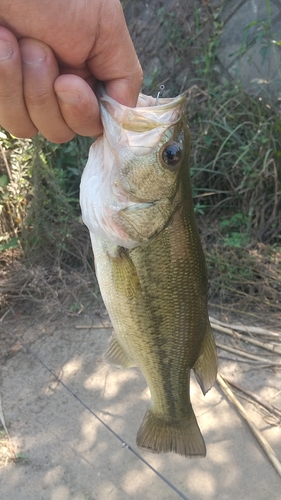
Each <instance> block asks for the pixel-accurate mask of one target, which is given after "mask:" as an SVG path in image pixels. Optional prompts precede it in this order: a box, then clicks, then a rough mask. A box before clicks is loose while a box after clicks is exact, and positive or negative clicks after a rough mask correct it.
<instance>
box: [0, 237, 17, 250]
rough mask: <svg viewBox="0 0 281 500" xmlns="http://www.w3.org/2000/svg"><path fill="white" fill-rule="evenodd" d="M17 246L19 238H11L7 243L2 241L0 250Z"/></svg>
mask: <svg viewBox="0 0 281 500" xmlns="http://www.w3.org/2000/svg"><path fill="white" fill-rule="evenodd" d="M18 246H19V239H18V238H11V239H10V241H8V242H7V243H2V244H1V245H0V252H4V251H5V250H8V249H9V248H18Z"/></svg>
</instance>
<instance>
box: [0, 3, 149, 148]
mask: <svg viewBox="0 0 281 500" xmlns="http://www.w3.org/2000/svg"><path fill="white" fill-rule="evenodd" d="M0 25H1V26H0V125H1V126H2V127H4V128H5V129H6V130H8V131H9V132H10V133H11V134H13V135H15V136H17V137H33V136H35V135H36V134H37V132H38V131H39V132H41V134H43V135H44V136H45V137H46V138H47V139H48V140H50V141H52V142H56V143H62V142H67V141H69V140H70V139H72V138H73V137H74V135H75V133H77V134H80V135H85V136H93V137H94V136H97V135H99V134H100V133H101V132H102V125H101V121H100V113H99V106H98V102H97V98H96V95H95V93H94V91H93V89H94V88H95V83H96V81H102V82H104V84H105V88H106V91H107V93H108V94H109V95H110V96H111V97H113V98H114V99H116V100H117V101H119V102H120V103H122V104H125V105H127V106H135V104H136V101H137V97H138V93H139V90H140V86H141V82H142V71H141V67H140V64H139V61H138V58H137V55H136V53H135V50H134V46H133V43H132V40H131V38H130V35H129V32H128V29H127V26H126V22H125V19H124V16H123V11H122V7H121V4H120V2H119V0H91V1H89V0H61V1H60V2H58V1H57V0H40V2H38V0H25V2H24V10H23V11H22V1H21V0H13V2H11V0H1V3H0Z"/></svg>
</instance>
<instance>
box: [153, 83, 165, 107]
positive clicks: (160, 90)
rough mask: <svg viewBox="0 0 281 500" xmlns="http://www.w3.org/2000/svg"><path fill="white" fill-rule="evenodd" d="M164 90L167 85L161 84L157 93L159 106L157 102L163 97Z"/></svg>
mask: <svg viewBox="0 0 281 500" xmlns="http://www.w3.org/2000/svg"><path fill="white" fill-rule="evenodd" d="M164 90H165V85H160V87H159V92H158V94H157V96H156V101H155V106H157V104H158V100H159V99H160V98H161V97H163V92H164Z"/></svg>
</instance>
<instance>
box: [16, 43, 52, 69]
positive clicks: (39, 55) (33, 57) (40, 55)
mask: <svg viewBox="0 0 281 500" xmlns="http://www.w3.org/2000/svg"><path fill="white" fill-rule="evenodd" d="M20 51H21V56H22V60H23V61H24V62H25V63H26V64H38V63H41V62H42V61H44V59H46V55H47V54H46V52H45V50H44V49H43V48H42V47H40V45H31V44H22V45H21V47H20Z"/></svg>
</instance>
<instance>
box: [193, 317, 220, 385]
mask: <svg viewBox="0 0 281 500" xmlns="http://www.w3.org/2000/svg"><path fill="white" fill-rule="evenodd" d="M193 370H194V373H195V376H196V380H197V382H198V383H199V385H200V387H201V390H202V392H203V394H206V392H208V391H209V389H211V387H212V386H213V385H214V383H215V381H216V377H217V371H218V359H217V349H216V344H215V339H214V336H213V332H212V329H211V326H210V324H209V322H208V326H207V330H206V334H205V337H204V340H203V343H202V346H201V349H200V354H199V357H198V358H197V361H196V363H195V364H194V366H193Z"/></svg>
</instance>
